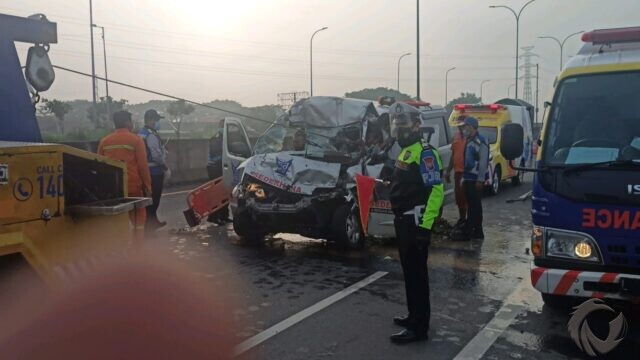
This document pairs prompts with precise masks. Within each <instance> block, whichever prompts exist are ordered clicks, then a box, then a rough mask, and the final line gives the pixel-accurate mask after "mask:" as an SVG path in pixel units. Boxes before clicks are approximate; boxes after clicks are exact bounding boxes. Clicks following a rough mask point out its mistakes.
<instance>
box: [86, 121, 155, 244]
mask: <svg viewBox="0 0 640 360" xmlns="http://www.w3.org/2000/svg"><path fill="white" fill-rule="evenodd" d="M113 123H114V125H115V127H116V130H115V131H114V132H113V133H112V134H109V135H107V136H105V137H104V138H103V139H102V140H101V141H100V144H99V145H98V154H100V155H104V156H106V157H109V158H111V159H114V160H119V161H124V162H125V163H126V164H127V186H128V194H127V195H128V196H129V197H145V196H150V195H151V175H150V174H149V165H148V163H147V151H146V149H145V145H144V141H143V140H142V138H141V137H139V136H138V135H136V134H135V133H133V132H132V131H133V121H132V120H131V113H130V112H128V111H118V112H116V113H115V114H113ZM146 217H147V215H146V209H145V208H144V207H140V208H137V209H135V210H133V211H131V212H130V213H129V218H130V220H131V223H132V224H133V227H134V238H135V240H136V242H137V244H135V245H136V246H139V245H140V244H141V243H142V240H144V225H145V222H146Z"/></svg>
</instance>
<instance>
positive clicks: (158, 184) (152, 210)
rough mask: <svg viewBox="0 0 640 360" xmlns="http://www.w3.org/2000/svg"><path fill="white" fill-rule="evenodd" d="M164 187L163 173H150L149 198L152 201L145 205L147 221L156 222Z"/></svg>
mask: <svg viewBox="0 0 640 360" xmlns="http://www.w3.org/2000/svg"><path fill="white" fill-rule="evenodd" d="M163 188H164V173H161V174H152V175H151V200H153V203H152V204H151V205H149V206H147V222H158V215H157V212H158V207H159V206H160V199H161V198H162V189H163Z"/></svg>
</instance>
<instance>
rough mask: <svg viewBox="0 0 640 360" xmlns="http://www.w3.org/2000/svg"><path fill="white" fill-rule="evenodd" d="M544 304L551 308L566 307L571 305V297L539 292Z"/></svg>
mask: <svg viewBox="0 0 640 360" xmlns="http://www.w3.org/2000/svg"><path fill="white" fill-rule="evenodd" d="M541 295H542V301H543V302H544V304H545V305H546V306H548V307H550V308H552V309H560V310H562V309H568V308H569V307H571V300H572V299H571V297H569V296H560V295H553V294H541Z"/></svg>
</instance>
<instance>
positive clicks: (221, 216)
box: [207, 119, 230, 225]
mask: <svg viewBox="0 0 640 360" xmlns="http://www.w3.org/2000/svg"><path fill="white" fill-rule="evenodd" d="M223 135H224V119H222V120H220V122H219V123H218V130H217V131H216V133H215V135H213V136H212V137H211V139H209V159H208V161H207V174H208V175H209V180H215V179H218V178H221V177H222V146H223V144H224V136H223ZM207 221H209V222H212V223H216V224H218V225H224V224H225V223H227V222H229V221H230V220H229V207H228V206H225V207H224V209H220V210H219V211H218V212H216V213H215V214H211V215H209V218H208V219H207Z"/></svg>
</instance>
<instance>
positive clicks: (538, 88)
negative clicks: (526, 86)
mask: <svg viewBox="0 0 640 360" xmlns="http://www.w3.org/2000/svg"><path fill="white" fill-rule="evenodd" d="M539 95H540V64H536V118H535V123H537V122H538V112H539V111H540V110H539V109H540V108H539V107H538V105H539V104H540V103H539V102H538V96H539Z"/></svg>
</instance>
